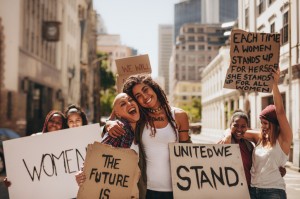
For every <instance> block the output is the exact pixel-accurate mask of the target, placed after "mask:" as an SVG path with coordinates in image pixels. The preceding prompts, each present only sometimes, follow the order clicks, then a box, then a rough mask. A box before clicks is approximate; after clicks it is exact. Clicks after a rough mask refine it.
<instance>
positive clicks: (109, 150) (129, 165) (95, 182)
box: [77, 142, 139, 199]
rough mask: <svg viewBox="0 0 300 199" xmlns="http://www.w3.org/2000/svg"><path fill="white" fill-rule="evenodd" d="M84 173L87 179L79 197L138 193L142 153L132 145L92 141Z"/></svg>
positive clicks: (122, 195) (112, 196) (110, 196)
mask: <svg viewBox="0 0 300 199" xmlns="http://www.w3.org/2000/svg"><path fill="white" fill-rule="evenodd" d="M84 173H85V175H86V177H87V180H86V181H85V182H84V184H83V185H82V186H80V189H79V191H78V195H77V198H78V199H84V198H89V199H93V198H95V199H96V198H97V199H98V198H101V199H106V198H107V199H108V198H132V196H135V197H134V198H136V197H138V191H137V181H138V177H139V173H138V157H137V154H136V153H135V152H134V151H133V150H131V149H117V148H113V147H111V146H108V145H105V144H101V143H97V142H96V143H94V144H91V145H89V146H88V150H87V155H86V159H85V163H84Z"/></svg>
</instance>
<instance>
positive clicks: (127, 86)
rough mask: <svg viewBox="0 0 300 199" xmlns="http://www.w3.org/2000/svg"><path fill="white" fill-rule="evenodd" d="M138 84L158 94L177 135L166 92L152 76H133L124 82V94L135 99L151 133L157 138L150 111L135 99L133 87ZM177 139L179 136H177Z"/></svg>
mask: <svg viewBox="0 0 300 199" xmlns="http://www.w3.org/2000/svg"><path fill="white" fill-rule="evenodd" d="M137 84H146V85H147V86H149V87H150V88H152V89H153V91H154V92H155V93H156V95H157V99H158V101H159V102H160V104H161V106H162V108H163V109H164V110H165V113H166V116H167V119H168V122H169V123H170V124H171V126H172V128H173V129H174V132H175V133H176V126H175V125H176V123H175V120H174V118H173V117H172V113H171V107H170V105H169V102H168V99H167V96H166V94H165V92H164V91H163V90H162V88H161V87H160V86H159V85H158V84H157V83H156V82H155V81H154V80H153V79H152V78H151V76H150V75H141V74H139V75H132V76H130V77H129V78H127V79H126V81H125V82H124V87H123V92H124V93H127V94H128V95H129V96H130V97H131V98H132V99H134V100H135V101H136V102H137V104H138V106H139V108H140V112H141V116H143V117H141V119H144V120H145V122H146V125H147V124H149V125H150V126H151V127H152V128H151V132H152V133H153V136H155V133H156V128H155V126H154V123H153V120H152V119H151V117H150V116H149V115H148V112H149V111H148V109H147V108H144V107H142V106H141V105H140V104H139V103H138V101H137V99H136V98H135V96H134V94H133V87H134V86H135V85H137ZM176 137H177V134H176Z"/></svg>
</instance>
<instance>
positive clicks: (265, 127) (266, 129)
mask: <svg viewBox="0 0 300 199" xmlns="http://www.w3.org/2000/svg"><path fill="white" fill-rule="evenodd" d="M260 125H261V127H260V128H261V135H262V137H263V138H265V139H268V138H269V133H270V132H271V124H270V122H269V121H268V120H266V119H264V118H261V119H260Z"/></svg>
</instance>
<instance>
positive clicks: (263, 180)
mask: <svg viewBox="0 0 300 199" xmlns="http://www.w3.org/2000/svg"><path fill="white" fill-rule="evenodd" d="M287 160H288V156H287V155H286V154H285V153H284V152H283V151H282V149H281V147H280V144H279V142H278V140H277V141H276V144H275V146H273V147H272V148H264V147H262V145H261V144H260V145H258V146H257V147H255V148H254V151H253V154H252V161H253V162H252V168H251V171H250V173H251V186H252V187H258V188H274V189H283V190H285V182H284V179H283V177H281V174H280V171H279V167H280V166H284V165H285V163H286V162H287Z"/></svg>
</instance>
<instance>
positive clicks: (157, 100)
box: [106, 75, 191, 199]
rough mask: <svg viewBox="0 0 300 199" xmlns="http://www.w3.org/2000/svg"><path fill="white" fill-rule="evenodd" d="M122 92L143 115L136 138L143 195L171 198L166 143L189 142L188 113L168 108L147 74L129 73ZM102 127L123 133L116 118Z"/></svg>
mask: <svg viewBox="0 0 300 199" xmlns="http://www.w3.org/2000/svg"><path fill="white" fill-rule="evenodd" d="M123 92H125V93H127V94H128V95H129V96H130V97H132V98H133V99H134V100H135V101H136V102H137V104H138V105H139V109H140V112H141V115H143V116H144V118H143V121H142V123H143V125H141V128H140V130H139V131H138V132H137V133H136V138H137V142H138V144H139V148H140V150H139V154H140V162H139V164H140V167H141V171H142V180H143V182H144V183H145V184H146V187H147V191H146V198H147V199H152V198H155V199H159V198H164V199H168V198H173V191H172V181H171V167H170V158H169V148H168V144H169V143H174V142H191V141H190V137H189V134H188V131H189V122H188V115H187V113H186V112H185V111H183V110H182V109H179V108H176V107H170V105H169V103H168V100H167V97H166V94H165V92H164V91H163V90H162V89H161V87H160V86H159V85H158V84H157V83H156V82H155V81H153V80H152V78H151V77H150V76H148V75H134V76H130V77H129V78H128V79H127V80H126V81H125V83H124V87H123ZM106 129H107V131H108V132H109V134H110V135H111V136H120V135H122V134H123V133H124V130H123V129H122V125H121V124H120V122H116V121H109V122H107V124H106ZM158 168H159V169H158ZM140 191H141V189H140Z"/></svg>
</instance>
